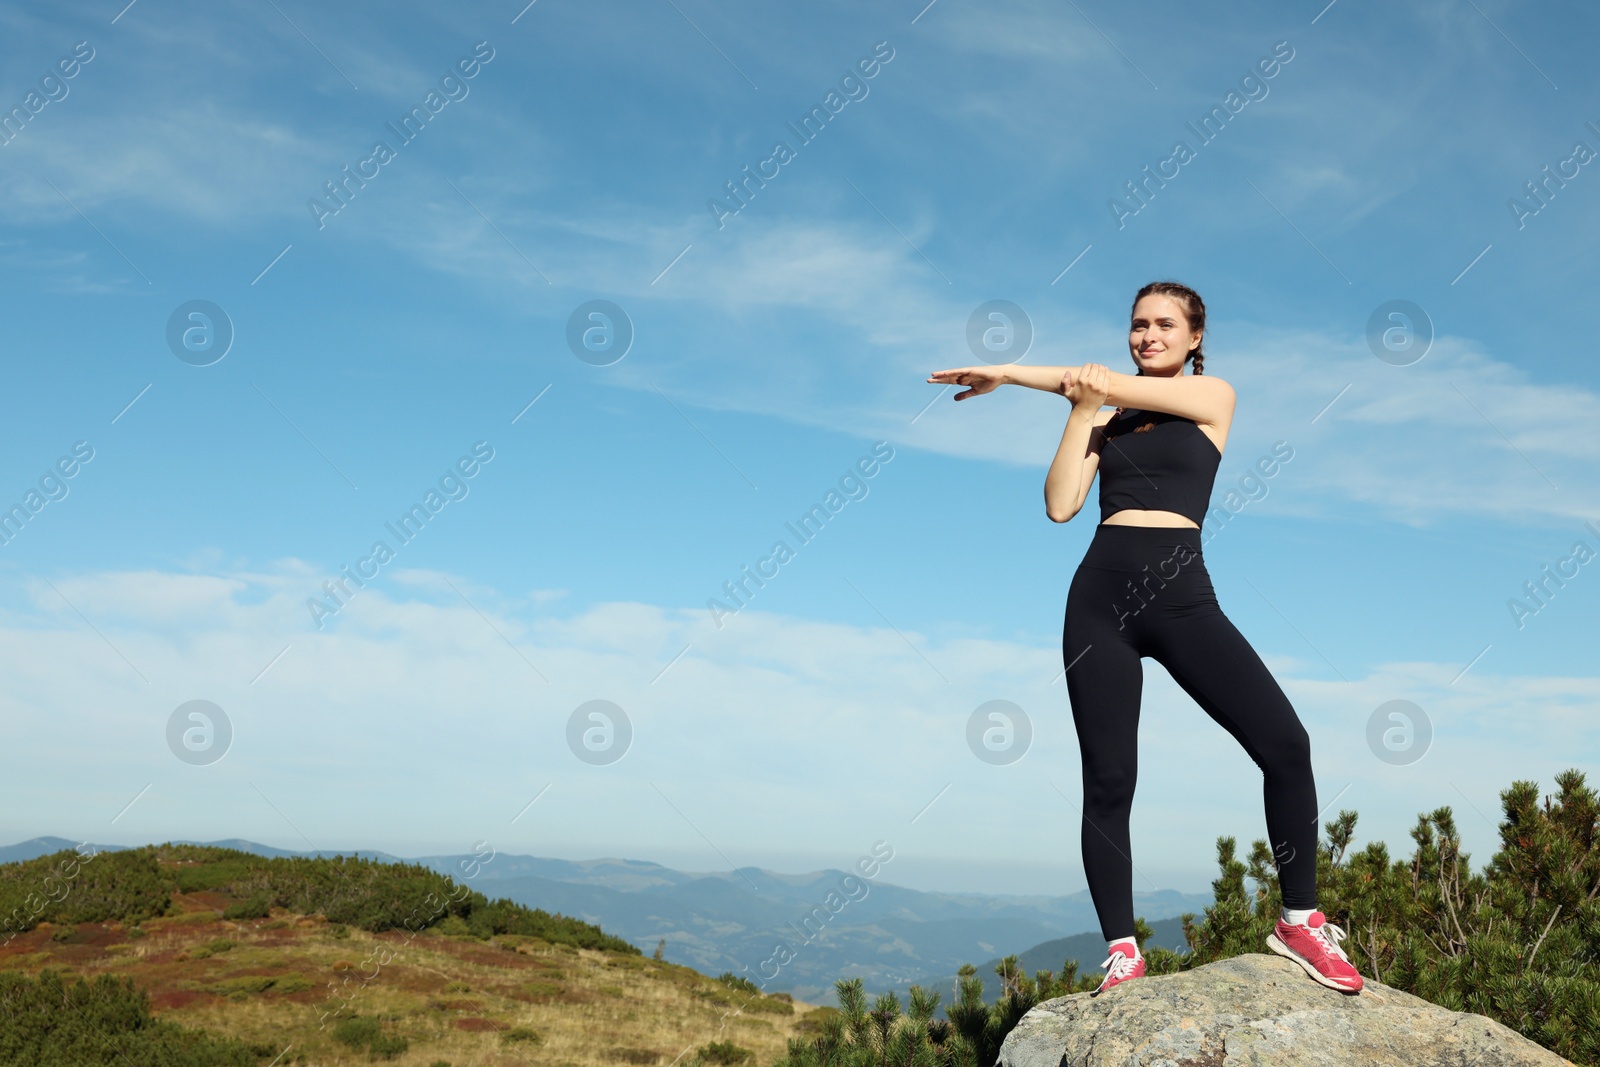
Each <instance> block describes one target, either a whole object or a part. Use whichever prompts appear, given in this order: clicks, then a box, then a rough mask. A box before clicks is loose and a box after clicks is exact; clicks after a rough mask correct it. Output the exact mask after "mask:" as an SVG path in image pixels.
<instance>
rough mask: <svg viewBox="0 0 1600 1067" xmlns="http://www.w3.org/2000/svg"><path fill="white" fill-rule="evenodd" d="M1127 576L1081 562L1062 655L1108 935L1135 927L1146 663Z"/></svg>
mask: <svg viewBox="0 0 1600 1067" xmlns="http://www.w3.org/2000/svg"><path fill="white" fill-rule="evenodd" d="M1127 581H1128V575H1126V574H1122V573H1119V572H1116V571H1111V570H1099V569H1095V568H1090V567H1079V568H1078V571H1077V573H1076V574H1075V575H1074V576H1073V579H1072V587H1071V589H1070V590H1069V592H1068V593H1067V613H1066V619H1065V621H1064V623H1063V625H1062V636H1061V655H1062V661H1063V663H1064V664H1065V666H1066V667H1067V697H1068V699H1069V700H1070V701H1071V702H1072V721H1073V724H1074V725H1075V726H1076V728H1077V732H1078V749H1079V751H1080V753H1081V754H1082V757H1083V825H1082V828H1081V843H1082V849H1083V870H1084V875H1085V877H1086V878H1087V879H1088V882H1089V895H1090V897H1091V898H1092V899H1093V900H1094V906H1095V912H1096V913H1097V915H1098V917H1099V919H1100V933H1101V935H1102V936H1103V937H1104V938H1105V939H1106V940H1107V941H1110V940H1111V939H1113V938H1119V937H1124V936H1127V935H1130V934H1132V933H1133V932H1134V925H1133V850H1132V847H1131V845H1130V843H1129V838H1128V815H1129V812H1130V811H1131V809H1132V807H1133V789H1134V782H1135V779H1136V777H1137V775H1138V766H1139V752H1138V741H1139V738H1138V733H1139V693H1140V689H1141V688H1142V685H1143V682H1144V668H1143V665H1142V664H1141V663H1140V662H1139V652H1138V650H1137V648H1136V647H1135V645H1134V641H1133V637H1132V633H1131V631H1130V629H1128V628H1127V627H1124V626H1121V625H1119V615H1118V612H1117V608H1116V602H1117V600H1118V598H1119V597H1122V596H1124V595H1125V593H1124V589H1123V586H1124V585H1125V584H1126V583H1127Z"/></svg>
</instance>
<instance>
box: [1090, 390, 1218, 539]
mask: <svg viewBox="0 0 1600 1067" xmlns="http://www.w3.org/2000/svg"><path fill="white" fill-rule="evenodd" d="M1101 432H1102V433H1103V434H1104V435H1105V438H1106V440H1105V442H1104V444H1103V445H1102V446H1101V449H1100V468H1099V469H1100V521H1101V522H1105V521H1106V520H1107V519H1109V518H1110V517H1111V516H1112V515H1115V514H1116V513H1117V512H1119V511H1121V510H1123V509H1124V508H1136V509H1140V510H1145V511H1175V512H1177V513H1178V514H1179V515H1184V516H1187V517H1188V518H1191V519H1193V520H1194V521H1195V523H1196V524H1197V525H1198V524H1201V523H1203V522H1204V521H1205V513H1206V507H1207V506H1208V505H1209V504H1210V503H1211V487H1212V485H1213V484H1215V482H1216V478H1217V467H1218V466H1220V465H1221V463H1222V453H1221V452H1219V451H1217V446H1216V443H1215V442H1213V441H1212V440H1211V438H1209V437H1207V436H1206V435H1205V431H1203V430H1201V429H1200V427H1199V426H1198V425H1196V423H1195V421H1194V420H1193V419H1186V418H1183V417H1182V416H1181V415H1173V414H1170V413H1168V412H1165V411H1124V412H1122V413H1121V414H1118V415H1114V416H1112V418H1111V420H1110V421H1109V422H1107V423H1106V424H1105V426H1103V427H1102V428H1101Z"/></svg>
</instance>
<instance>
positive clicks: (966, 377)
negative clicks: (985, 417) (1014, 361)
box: [928, 367, 1006, 400]
mask: <svg viewBox="0 0 1600 1067" xmlns="http://www.w3.org/2000/svg"><path fill="white" fill-rule="evenodd" d="M1005 380H1006V372H1005V370H1004V369H1003V368H1001V367H961V368H958V369H956V370H936V371H934V372H933V375H932V376H931V377H930V378H929V379H928V381H930V382H942V383H944V384H945V385H965V386H967V387H968V388H967V391H966V392H964V393H957V394H956V399H957V400H965V399H966V398H967V397H969V396H977V395H979V394H980V393H992V392H994V391H995V389H997V388H999V387H1000V386H1001V385H1004V384H1005Z"/></svg>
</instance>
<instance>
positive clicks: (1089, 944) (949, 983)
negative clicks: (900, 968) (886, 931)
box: [917, 909, 1204, 1004]
mask: <svg viewBox="0 0 1600 1067" xmlns="http://www.w3.org/2000/svg"><path fill="white" fill-rule="evenodd" d="M1203 917H1204V916H1203V914H1202V911H1201V909H1196V910H1195V919H1196V921H1199V920H1200V919H1201V918H1203ZM1149 926H1150V929H1151V931H1152V932H1153V936H1152V937H1151V938H1150V939H1149V940H1148V941H1146V942H1145V943H1144V944H1143V945H1141V946H1140V948H1141V950H1148V949H1150V948H1165V949H1170V950H1171V951H1173V952H1176V953H1179V954H1180V955H1182V954H1184V953H1186V952H1188V951H1189V945H1188V942H1187V941H1185V939H1184V936H1183V920H1182V919H1157V920H1156V921H1154V922H1151V923H1149ZM1007 955H1010V953H1007ZM1015 955H1016V957H1017V966H1018V967H1020V968H1021V969H1022V971H1023V973H1024V974H1029V975H1032V974H1037V973H1039V972H1040V971H1042V970H1045V971H1050V972H1052V973H1053V974H1056V975H1059V974H1061V972H1062V965H1063V964H1064V963H1065V962H1066V961H1067V960H1072V961H1074V962H1076V963H1077V965H1078V974H1080V975H1083V974H1097V973H1099V971H1100V961H1101V960H1103V959H1105V958H1106V941H1105V938H1103V937H1101V936H1100V932H1099V931H1098V930H1095V931H1094V932H1092V933H1087V934H1074V935H1073V936H1072V937H1058V938H1056V939H1055V940H1053V941H1046V942H1044V943H1042V944H1038V945H1035V946H1033V947H1032V948H1030V949H1028V950H1027V951H1026V952H1018V953H1016V954H1015ZM1001 958H1002V957H1000V956H994V957H992V958H990V959H987V960H984V961H983V962H982V963H974V966H976V967H977V968H978V974H977V977H978V978H979V979H981V980H982V981H983V995H984V997H985V998H986V999H993V998H994V997H996V996H998V995H999V993H1000V979H999V977H998V976H997V975H996V974H995V967H996V966H998V965H999V963H1000V960H1001ZM957 981H958V977H957V975H956V972H955V971H951V972H950V973H949V974H942V975H924V976H923V977H921V978H919V979H918V980H917V984H918V985H921V986H923V987H924V988H928V989H937V990H939V991H940V992H941V993H943V994H944V998H943V999H942V1000H941V1001H940V1003H942V1004H948V1003H950V1000H951V997H953V996H954V995H955V993H956V991H957V990H958V989H959V988H960V987H959V986H958V985H957V984H956V983H957Z"/></svg>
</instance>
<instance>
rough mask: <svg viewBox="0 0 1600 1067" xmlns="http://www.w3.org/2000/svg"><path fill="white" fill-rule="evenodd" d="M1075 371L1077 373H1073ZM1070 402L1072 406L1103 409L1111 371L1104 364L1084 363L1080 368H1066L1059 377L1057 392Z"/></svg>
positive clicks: (1108, 389)
mask: <svg viewBox="0 0 1600 1067" xmlns="http://www.w3.org/2000/svg"><path fill="white" fill-rule="evenodd" d="M1074 369H1076V371H1077V373H1076V374H1074V373H1073V371H1074ZM1058 391H1059V392H1060V393H1061V395H1062V396H1064V397H1066V398H1067V399H1068V400H1070V401H1072V406H1073V407H1077V408H1086V409H1088V410H1089V411H1099V410H1100V409H1101V408H1103V407H1105V403H1106V397H1107V396H1108V395H1110V392H1111V370H1110V368H1108V367H1107V366H1106V365H1105V364H1104V363H1085V364H1084V365H1083V366H1081V367H1077V368H1073V367H1068V368H1067V372H1066V373H1065V374H1063V375H1062V376H1061V385H1060V387H1059V390H1058Z"/></svg>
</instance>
